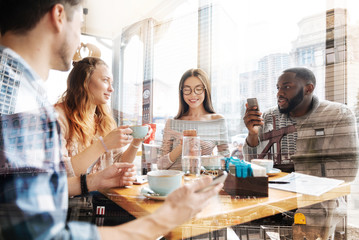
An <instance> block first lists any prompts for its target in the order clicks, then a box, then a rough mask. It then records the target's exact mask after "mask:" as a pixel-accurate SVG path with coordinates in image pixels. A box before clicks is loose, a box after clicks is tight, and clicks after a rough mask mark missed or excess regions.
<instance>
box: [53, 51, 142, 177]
mask: <svg viewBox="0 0 359 240" xmlns="http://www.w3.org/2000/svg"><path fill="white" fill-rule="evenodd" d="M112 81H113V79H112V73H111V72H110V70H109V68H108V66H107V65H106V63H105V62H104V61H103V60H101V59H99V58H94V57H87V58H84V59H82V60H81V61H78V62H75V63H74V67H73V69H72V71H71V72H70V74H69V76H68V79H67V90H66V91H65V93H64V94H63V96H62V98H61V99H60V100H59V102H58V103H57V104H56V105H55V109H56V110H57V112H58V113H59V117H58V120H59V123H60V127H61V132H62V141H63V144H62V146H63V151H62V153H63V157H64V159H65V164H66V168H67V171H68V175H69V176H78V175H80V174H81V173H86V172H87V171H89V172H96V171H98V170H101V169H103V168H104V167H106V166H108V165H110V164H112V163H113V162H115V161H122V162H132V161H133V160H134V158H135V156H136V152H137V150H138V148H139V147H140V145H141V142H142V141H143V140H144V139H134V138H133V137H132V136H131V135H130V134H131V133H132V130H131V129H130V128H129V127H128V126H120V127H117V126H116V123H115V121H114V119H113V117H112V115H111V111H110V108H109V106H108V104H107V102H108V101H109V99H110V97H111V94H112V92H113V90H114V89H113V88H112ZM148 136H149V134H147V136H146V137H145V138H147V137H148ZM128 144H129V146H128V148H127V150H125V151H124V150H122V148H123V147H125V146H126V145H128Z"/></svg>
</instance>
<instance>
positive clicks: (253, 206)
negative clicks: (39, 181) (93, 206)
mask: <svg viewBox="0 0 359 240" xmlns="http://www.w3.org/2000/svg"><path fill="white" fill-rule="evenodd" d="M284 175H285V173H281V174H279V175H278V176H276V177H271V178H270V180H273V179H275V178H278V177H282V176H284ZM144 186H147V184H143V185H134V186H132V187H128V188H116V189H109V190H107V191H103V192H102V193H103V194H104V195H106V196H107V197H108V198H109V199H111V200H112V201H114V202H115V203H117V204H118V205H119V206H121V207H122V208H124V209H125V210H126V211H128V212H129V213H131V214H132V215H133V216H135V217H136V218H138V217H142V216H145V215H147V214H150V213H152V212H154V211H155V210H156V209H157V208H158V207H159V206H161V204H162V203H163V202H162V201H156V200H150V199H147V198H146V197H144V196H142V195H141V193H140V191H141V188H142V187H144ZM349 193H350V184H349V183H345V184H342V185H340V186H338V187H336V188H335V189H333V190H331V191H329V192H327V193H325V194H323V195H321V196H319V197H316V196H309V195H304V194H298V193H294V192H287V191H282V190H277V189H272V188H269V196H268V197H264V198H253V197H252V198H246V199H243V198H242V199H240V198H235V197H231V196H229V195H228V194H226V193H225V192H223V191H222V192H221V194H220V195H218V196H217V197H214V198H213V200H212V202H211V203H210V204H209V206H208V207H206V208H205V209H204V210H203V211H202V212H200V213H199V214H198V215H197V216H196V217H195V218H193V219H191V220H190V221H188V222H187V223H185V224H183V225H181V226H179V227H177V228H175V229H173V230H172V231H171V232H170V233H169V234H168V235H167V236H166V238H167V239H182V238H188V237H191V236H196V235H199V234H203V233H208V232H211V231H215V230H219V229H222V228H225V227H229V226H234V225H237V224H242V223H246V222H250V221H253V220H256V219H260V218H264V217H267V216H271V215H275V214H278V213H281V212H286V211H289V210H293V209H296V208H299V207H305V206H309V205H312V204H315V203H319V202H323V201H326V200H329V199H334V198H337V197H339V196H345V195H348V194H349Z"/></svg>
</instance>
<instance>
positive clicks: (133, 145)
mask: <svg viewBox="0 0 359 240" xmlns="http://www.w3.org/2000/svg"><path fill="white" fill-rule="evenodd" d="M131 146H132V147H134V148H137V149H139V148H140V146H141V144H140V145H138V146H136V145H135V144H133V143H131Z"/></svg>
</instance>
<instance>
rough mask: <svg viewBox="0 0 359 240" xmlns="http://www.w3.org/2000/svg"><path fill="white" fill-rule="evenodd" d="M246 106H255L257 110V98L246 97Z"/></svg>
mask: <svg viewBox="0 0 359 240" xmlns="http://www.w3.org/2000/svg"><path fill="white" fill-rule="evenodd" d="M247 103H248V108H253V107H257V110H258V111H259V106H258V101H257V98H247Z"/></svg>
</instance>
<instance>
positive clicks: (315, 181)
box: [269, 172, 344, 196]
mask: <svg viewBox="0 0 359 240" xmlns="http://www.w3.org/2000/svg"><path fill="white" fill-rule="evenodd" d="M275 181H283V182H289V183H288V184H269V187H270V188H276V189H280V190H285V191H290V192H297V193H303V194H307V195H313V196H320V195H322V194H323V193H326V192H328V191H330V190H331V189H333V188H335V187H336V186H338V185H340V184H342V183H344V181H343V180H338V179H332V178H324V177H316V176H311V175H307V174H302V173H294V172H293V173H291V174H288V175H287V176H284V177H281V178H278V179H276V180H275Z"/></svg>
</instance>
